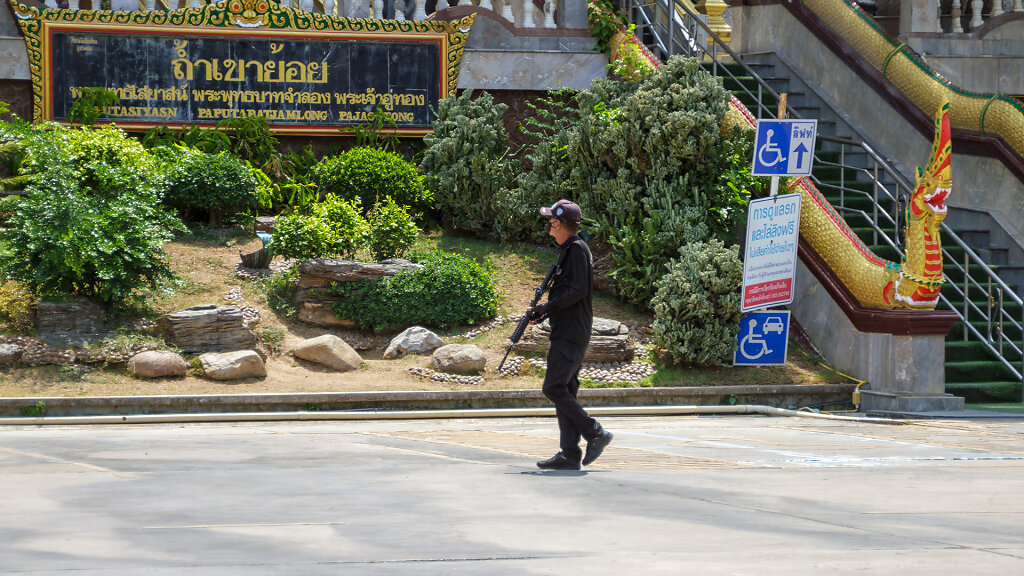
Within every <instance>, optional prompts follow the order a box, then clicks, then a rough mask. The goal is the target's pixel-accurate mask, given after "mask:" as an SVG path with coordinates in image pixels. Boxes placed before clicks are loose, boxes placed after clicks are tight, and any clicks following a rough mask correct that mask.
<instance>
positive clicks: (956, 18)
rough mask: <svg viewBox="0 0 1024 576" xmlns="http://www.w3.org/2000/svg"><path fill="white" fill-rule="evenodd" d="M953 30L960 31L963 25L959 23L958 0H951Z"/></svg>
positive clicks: (962, 29)
mask: <svg viewBox="0 0 1024 576" xmlns="http://www.w3.org/2000/svg"><path fill="white" fill-rule="evenodd" d="M952 20H953V32H956V33H960V32H963V31H964V27H963V26H961V25H960V0H953V12H952Z"/></svg>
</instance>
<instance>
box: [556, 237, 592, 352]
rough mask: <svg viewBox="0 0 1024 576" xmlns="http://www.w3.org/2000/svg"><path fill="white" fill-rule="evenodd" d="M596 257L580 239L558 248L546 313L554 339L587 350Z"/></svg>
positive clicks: (572, 239) (568, 241)
mask: <svg viewBox="0 0 1024 576" xmlns="http://www.w3.org/2000/svg"><path fill="white" fill-rule="evenodd" d="M593 284H594V256H593V254H591V253H590V248H588V247H587V243H586V242H584V241H583V240H582V239H581V238H580V237H579V236H571V237H570V238H569V239H567V240H566V241H565V243H564V244H561V245H559V247H558V260H557V263H556V265H555V273H554V275H553V276H552V281H551V291H550V292H548V301H547V304H545V307H544V308H545V310H544V312H545V313H546V314H547V315H548V318H549V321H550V323H551V339H552V340H566V341H568V342H571V343H574V344H579V345H581V346H584V347H586V345H587V344H589V343H590V330H591V328H592V327H593V325H594V305H593V302H592V294H591V287H592V286H593Z"/></svg>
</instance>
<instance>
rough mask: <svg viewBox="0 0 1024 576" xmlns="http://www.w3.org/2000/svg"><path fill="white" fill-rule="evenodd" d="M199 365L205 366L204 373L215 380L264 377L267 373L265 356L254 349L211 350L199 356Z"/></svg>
mask: <svg viewBox="0 0 1024 576" xmlns="http://www.w3.org/2000/svg"><path fill="white" fill-rule="evenodd" d="M199 365H200V366H202V368H203V375H204V376H206V377H207V378H211V379H213V380H240V379H242V378H263V377H264V376H266V375H267V366H266V364H264V363H263V358H260V355H259V354H257V353H256V352H255V351H253V350H237V351H235V352H210V353H208V354H203V355H202V356H200V357H199Z"/></svg>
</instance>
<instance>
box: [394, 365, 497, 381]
mask: <svg viewBox="0 0 1024 576" xmlns="http://www.w3.org/2000/svg"><path fill="white" fill-rule="evenodd" d="M407 371H408V372H409V373H410V374H414V375H416V376H419V377H420V378H426V379H428V380H430V381H431V382H452V383H455V384H483V383H484V377H483V376H466V375H460V374H445V373H444V372H437V371H435V370H431V369H430V368H417V367H411V368H407Z"/></svg>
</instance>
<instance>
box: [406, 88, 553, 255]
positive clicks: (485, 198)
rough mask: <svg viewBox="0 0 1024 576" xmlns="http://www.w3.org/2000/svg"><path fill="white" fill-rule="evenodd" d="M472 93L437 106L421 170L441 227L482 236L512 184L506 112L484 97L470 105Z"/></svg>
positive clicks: (489, 229) (490, 227) (491, 228)
mask: <svg viewBox="0 0 1024 576" xmlns="http://www.w3.org/2000/svg"><path fill="white" fill-rule="evenodd" d="M471 93H472V91H471V90H466V91H464V92H463V93H462V95H461V96H450V97H448V98H445V99H444V100H441V101H440V102H438V106H437V119H435V120H434V124H433V126H434V131H433V133H431V134H427V135H426V136H424V138H423V142H424V143H425V144H426V146H427V148H426V150H425V151H424V153H423V159H422V161H421V162H420V170H422V171H423V172H424V173H425V174H427V175H428V184H429V186H430V191H431V193H432V194H433V197H434V202H435V204H434V206H435V208H436V210H437V211H438V212H440V213H441V215H442V218H443V223H444V225H445V226H446V227H447V228H449V229H459V230H465V231H470V232H473V233H475V234H477V235H480V236H486V235H490V234H492V233H493V231H494V228H495V220H496V212H495V209H496V207H495V203H496V200H497V199H498V196H499V194H500V193H501V192H502V191H503V189H505V188H508V187H511V184H512V176H511V174H512V173H511V170H510V167H509V163H508V159H507V156H508V153H509V139H508V134H507V133H506V131H505V124H504V122H503V121H502V115H503V114H504V113H505V111H506V110H507V109H508V106H506V105H505V104H495V103H494V99H493V98H492V97H491V95H490V94H488V93H486V92H484V93H483V94H481V95H480V96H479V97H478V98H477V99H476V100H473V99H471ZM534 212H536V207H534Z"/></svg>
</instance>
